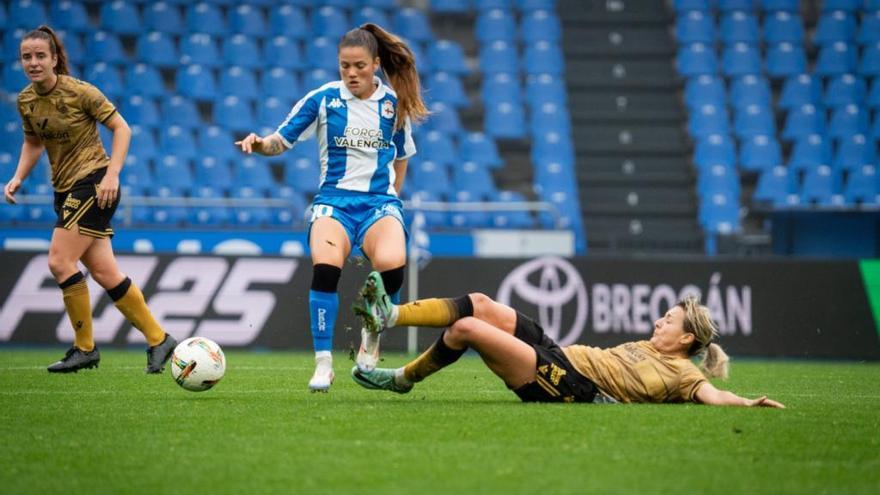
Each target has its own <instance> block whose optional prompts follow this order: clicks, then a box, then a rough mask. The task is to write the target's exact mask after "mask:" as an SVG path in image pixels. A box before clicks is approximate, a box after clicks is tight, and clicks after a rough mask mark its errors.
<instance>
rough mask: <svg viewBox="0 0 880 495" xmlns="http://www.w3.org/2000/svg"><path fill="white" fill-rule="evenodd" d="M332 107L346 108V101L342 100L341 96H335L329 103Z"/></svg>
mask: <svg viewBox="0 0 880 495" xmlns="http://www.w3.org/2000/svg"><path fill="white" fill-rule="evenodd" d="M327 106H328V107H330V108H345V103H343V102H342V100H340V99H339V98H333V99H332V100H330V103H328V104H327Z"/></svg>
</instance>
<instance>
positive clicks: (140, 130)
mask: <svg viewBox="0 0 880 495" xmlns="http://www.w3.org/2000/svg"><path fill="white" fill-rule="evenodd" d="M158 149H159V147H158V146H157V145H156V138H155V136H154V135H153V132H152V131H151V130H150V129H148V128H145V127H142V126H139V125H136V124H133V125H131V144H130V145H129V148H128V152H129V153H131V154H135V155H138V156H139V157H140V158H141V159H142V160H152V159H154V158H156V157H157V156H158V155H159V152H158Z"/></svg>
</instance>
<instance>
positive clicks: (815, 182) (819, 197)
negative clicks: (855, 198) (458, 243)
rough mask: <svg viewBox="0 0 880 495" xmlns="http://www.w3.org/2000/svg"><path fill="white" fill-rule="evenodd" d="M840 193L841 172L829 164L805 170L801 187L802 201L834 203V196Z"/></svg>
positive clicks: (823, 203) (807, 202)
mask: <svg viewBox="0 0 880 495" xmlns="http://www.w3.org/2000/svg"><path fill="white" fill-rule="evenodd" d="M838 194H840V174H838V173H836V172H835V171H834V170H833V169H832V168H831V167H829V166H828V165H819V166H818V167H815V168H811V169H808V170H806V171H805V172H804V182H803V185H802V187H801V202H802V203H806V204H809V203H816V204H820V205H830V204H834V196H835V195H838Z"/></svg>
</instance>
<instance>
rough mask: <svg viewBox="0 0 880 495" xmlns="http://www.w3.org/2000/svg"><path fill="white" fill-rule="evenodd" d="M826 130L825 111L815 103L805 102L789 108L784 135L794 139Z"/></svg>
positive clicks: (788, 138) (786, 137) (785, 137)
mask: <svg viewBox="0 0 880 495" xmlns="http://www.w3.org/2000/svg"><path fill="white" fill-rule="evenodd" d="M824 132H825V112H824V111H823V110H821V109H820V108H818V107H816V106H815V105H811V104H804V105H801V106H799V107H795V108H792V109H791V110H789V112H788V116H786V118H785V126H784V127H783V129H782V137H783V138H784V139H787V140H793V139H798V138H801V137H806V136H809V135H810V134H822V133H824Z"/></svg>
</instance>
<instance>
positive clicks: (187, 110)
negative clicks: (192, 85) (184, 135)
mask: <svg viewBox="0 0 880 495" xmlns="http://www.w3.org/2000/svg"><path fill="white" fill-rule="evenodd" d="M161 111H162V121H163V123H164V124H166V125H177V126H181V127H186V128H190V129H192V128H196V127H200V126H201V125H202V119H201V117H200V116H199V111H198V109H196V105H195V102H194V101H193V100H191V99H189V98H183V97H181V96H178V95H174V96H171V97H170V98H166V99H164V100H162V103H161Z"/></svg>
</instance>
